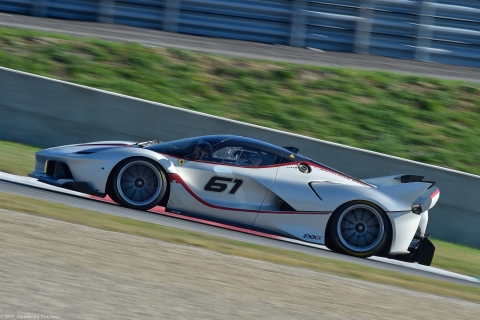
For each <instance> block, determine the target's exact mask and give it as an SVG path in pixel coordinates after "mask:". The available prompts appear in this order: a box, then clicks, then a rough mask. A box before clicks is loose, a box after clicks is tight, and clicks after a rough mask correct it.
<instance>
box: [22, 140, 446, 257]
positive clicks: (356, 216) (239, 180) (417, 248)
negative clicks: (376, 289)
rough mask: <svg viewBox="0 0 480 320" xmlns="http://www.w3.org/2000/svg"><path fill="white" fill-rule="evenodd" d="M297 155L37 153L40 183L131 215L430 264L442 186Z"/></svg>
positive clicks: (241, 151)
mask: <svg viewBox="0 0 480 320" xmlns="http://www.w3.org/2000/svg"><path fill="white" fill-rule="evenodd" d="M297 151H298V150H297V149H296V148H293V147H278V146H275V145H273V144H270V143H266V142H263V141H259V140H255V139H251V138H246V137H241V136H234V135H211V136H201V137H194V138H189V139H183V140H177V141H171V142H158V141H156V140H154V141H148V142H142V143H134V142H122V141H113V142H111V141H107V142H93V143H85V144H76V145H68V146H61V147H55V148H49V149H45V150H42V151H40V152H37V153H36V165H35V171H34V172H33V173H32V174H30V176H31V177H34V178H37V179H38V180H39V181H41V182H44V183H48V184H52V185H55V186H59V187H63V188H66V189H70V190H75V191H79V192H83V193H87V194H91V195H95V196H99V197H106V196H107V195H108V196H110V198H111V199H113V200H114V201H115V202H116V203H118V204H120V205H121V206H125V207H128V208H133V209H138V210H149V209H151V208H153V207H154V206H157V205H159V206H163V207H165V210H166V211H168V212H173V213H176V214H182V215H187V216H194V217H199V218H203V219H208V220H210V221H218V222H222V223H226V224H229V225H238V226H242V227H247V228H249V229H254V230H259V231H263V232H269V233H270V234H276V235H282V236H287V237H289V238H294V239H300V240H303V241H306V242H311V243H315V244H325V245H326V246H327V247H328V248H330V249H331V250H333V251H335V252H339V253H344V254H349V255H353V256H357V257H368V256H371V255H385V256H388V257H390V258H394V259H399V260H403V261H409V262H418V263H421V264H424V265H430V263H431V260H432V258H433V254H434V251H435V248H434V246H433V245H432V243H431V242H430V241H429V239H428V234H426V228H427V223H428V210H429V209H431V208H432V207H433V206H434V205H435V204H436V202H437V201H438V198H439V195H440V193H439V189H438V188H437V187H436V186H434V184H435V182H431V181H423V177H422V176H414V175H396V176H388V177H380V178H373V179H366V180H358V179H355V178H352V177H350V176H348V175H346V174H343V173H341V172H339V171H337V170H335V169H332V168H330V167H327V166H325V165H323V164H321V163H319V162H317V161H315V160H312V159H309V158H307V157H304V156H302V155H300V154H298V153H297Z"/></svg>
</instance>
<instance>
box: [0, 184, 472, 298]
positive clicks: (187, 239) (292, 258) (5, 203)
mask: <svg viewBox="0 0 480 320" xmlns="http://www.w3.org/2000/svg"><path fill="white" fill-rule="evenodd" d="M0 208H4V209H9V210H14V211H19V212H25V213H29V214H34V215H39V216H43V217H47V218H53V219H57V220H62V221H67V222H71V223H77V224H82V225H86V226H90V227H94V228H98V229H102V230H108V231H115V232H122V233H128V234H133V235H137V236H142V237H148V238H153V239H158V240H163V241H169V242H174V243H182V244H186V245H193V246H196V247H200V248H204V249H208V250H212V251H217V252H221V253H224V254H230V255H236V256H242V257H246V258H251V259H256V260H262V261H268V262H272V263H277V264H282V265H287V266H294V267H301V268H309V269H312V270H318V271H323V272H328V273H332V274H336V275H339V276H343V277H349V278H356V279H361V280H367V281H373V282H378V283H384V284H390V285H395V286H400V287H403V288H407V289H411V290H417V291H421V292H427V293H433V294H436V295H442V296H447V297H455V298H460V299H467V300H470V301H474V302H480V288H478V287H472V286H465V285H459V284H455V283H451V282H446V281H440V280H434V279H430V278H424V277H419V276H412V275H407V274H404V273H400V272H394V271H387V270H381V269H375V268H372V267H367V266H364V265H359V264H354V263H348V262H344V261H338V260H333V259H326V258H320V257H315V256H312V255H308V254H304V253H300V252H296V251H289V250H283V249H276V248H270V247H265V246H260V245H256V244H251V243H245V242H240V241H235V240H230V239H225V238H219V237H215V236H211V235H207V234H202V233H197V232H192V231H185V230H181V229H175V228H171V227H166V226H161V225H155V224H151V223H146V222H142V221H137V220H131V219H126V218H121V217H117V216H113V215H108V214H102V213H97V212H92V211H87V210H83V209H78V208H73V207H69V206H66V205H62V204H58V203H52V202H47V201H40V200H36V199H30V198H26V197H20V196H15V195H10V194H5V193H0ZM477 255H478V251H477Z"/></svg>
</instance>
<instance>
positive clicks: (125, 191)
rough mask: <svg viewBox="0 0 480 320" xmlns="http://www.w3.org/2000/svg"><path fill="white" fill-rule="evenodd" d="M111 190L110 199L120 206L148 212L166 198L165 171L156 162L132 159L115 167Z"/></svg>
mask: <svg viewBox="0 0 480 320" xmlns="http://www.w3.org/2000/svg"><path fill="white" fill-rule="evenodd" d="M109 190H110V192H109V195H110V197H111V198H112V199H113V200H114V201H115V202H117V203H118V204H120V205H122V206H124V207H128V208H132V209H137V210H148V209H151V208H153V207H155V206H156V205H157V204H158V203H159V202H160V201H161V200H162V199H163V197H164V196H165V193H166V192H165V191H166V190H167V179H166V178H165V173H164V171H163V169H162V168H161V167H160V165H158V164H157V163H155V162H154V161H152V160H150V159H144V158H131V159H127V160H125V161H123V162H121V163H120V164H119V165H118V166H117V167H115V169H114V171H113V173H112V178H111V179H110V186H109Z"/></svg>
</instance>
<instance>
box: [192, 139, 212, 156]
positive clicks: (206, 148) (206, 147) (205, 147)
mask: <svg viewBox="0 0 480 320" xmlns="http://www.w3.org/2000/svg"><path fill="white" fill-rule="evenodd" d="M202 153H204V154H206V155H208V156H209V155H211V154H212V145H211V144H210V143H208V142H200V143H199V144H197V146H196V147H195V151H194V152H193V155H194V157H195V159H200V158H201V157H202Z"/></svg>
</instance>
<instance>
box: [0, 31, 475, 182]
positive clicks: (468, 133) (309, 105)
mask: <svg viewBox="0 0 480 320" xmlns="http://www.w3.org/2000/svg"><path fill="white" fill-rule="evenodd" d="M399 63H401V61H400V62H399ZM0 64H1V65H2V66H4V67H8V68H13V69H18V70H22V71H27V72H32V73H36V74H40V75H44V76H49V77H53V78H58V79H62V80H67V81H71V82H75V83H79V84H83V85H87V86H92V87H96V88H101V89H105V90H109V91H114V92H119V93H123V94H127V95H132V96H135V97H140V98H144V99H148V100H152V101H159V102H163V103H167V104H172V105H175V106H179V107H182V108H186V109H191V110H196V111H201V112H206V113H210V114H214V115H218V116H223V117H228V118H231V119H236V120H240V121H245V122H249V123H254V124H258V125H263V126H267V127H271V128H276V129H281V130H287V131H291V132H296V133H300V134H304V135H308V136H312V137H316V138H320V139H324V140H328V141H333V142H338V143H343V144H347V145H350V146H354V147H359V148H364V149H369V150H373V151H378V152H383V153H386V154H390V155H394V156H399V157H403V158H408V159H412V160H417V161H421V162H425V163H430V164H435V165H440V166H444V167H448V168H454V169H458V170H462V171H466V172H470V173H475V174H480V162H479V161H478V159H479V158H480V139H479V138H478V137H479V136H480V85H479V84H473V83H466V82H459V81H447V80H439V79H433V78H427V77H419V76H405V75H398V74H394V73H387V72H377V71H358V70H351V69H342V68H321V67H313V66H305V65H294V64H286V63H274V62H267V61H259V60H251V59H234V58H226V57H221V56H218V55H213V54H197V53H192V52H188V51H183V50H176V49H157V48H151V47H144V46H141V45H138V44H127V43H114V42H107V41H100V40H96V39H89V38H74V37H69V36H63V35H58V34H51V33H42V32H35V31H23V30H16V29H8V28H0ZM305 151H308V150H304V152H305ZM319 160H321V159H319Z"/></svg>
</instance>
